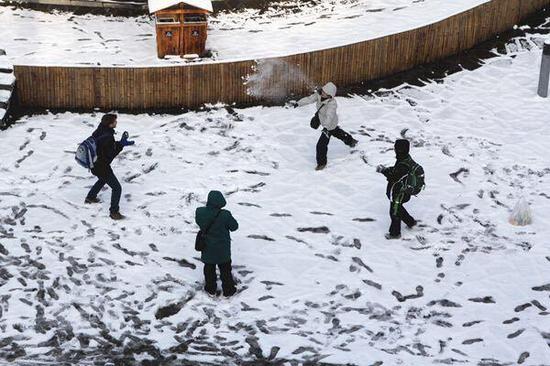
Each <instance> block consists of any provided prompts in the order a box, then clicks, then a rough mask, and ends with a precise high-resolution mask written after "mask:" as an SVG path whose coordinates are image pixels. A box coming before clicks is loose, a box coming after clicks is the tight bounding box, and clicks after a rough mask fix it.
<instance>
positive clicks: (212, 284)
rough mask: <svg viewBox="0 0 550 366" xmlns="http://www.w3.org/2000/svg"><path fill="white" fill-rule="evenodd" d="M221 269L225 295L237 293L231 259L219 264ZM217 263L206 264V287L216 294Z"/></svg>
mask: <svg viewBox="0 0 550 366" xmlns="http://www.w3.org/2000/svg"><path fill="white" fill-rule="evenodd" d="M217 266H218V267H219V269H220V277H221V280H222V289H223V295H224V296H231V295H233V294H234V293H235V291H236V288H235V281H234V280H233V275H232V274H231V261H229V262H226V263H221V264H218V265H217ZM216 279H217V276H216V264H209V263H205V264H204V289H205V291H206V292H208V293H210V294H215V293H216V289H217V288H218V285H217V283H216Z"/></svg>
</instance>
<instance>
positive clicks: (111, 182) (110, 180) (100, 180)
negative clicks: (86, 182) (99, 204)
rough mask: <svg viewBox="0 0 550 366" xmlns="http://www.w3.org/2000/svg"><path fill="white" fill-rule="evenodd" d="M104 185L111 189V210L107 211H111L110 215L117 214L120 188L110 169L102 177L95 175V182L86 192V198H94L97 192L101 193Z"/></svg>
mask: <svg viewBox="0 0 550 366" xmlns="http://www.w3.org/2000/svg"><path fill="white" fill-rule="evenodd" d="M105 184H107V185H108V186H109V187H111V190H112V193H111V208H110V209H109V211H111V212H112V213H113V212H119V210H120V208H119V203H120V196H121V194H122V187H121V186H120V183H119V182H118V179H117V178H116V176H115V173H113V170H112V169H107V171H106V172H105V174H104V175H103V174H102V175H97V182H96V183H95V184H94V185H93V186H92V188H91V189H90V192H88V196H87V198H96V197H97V194H98V193H99V191H101V188H103V186H104V185H105Z"/></svg>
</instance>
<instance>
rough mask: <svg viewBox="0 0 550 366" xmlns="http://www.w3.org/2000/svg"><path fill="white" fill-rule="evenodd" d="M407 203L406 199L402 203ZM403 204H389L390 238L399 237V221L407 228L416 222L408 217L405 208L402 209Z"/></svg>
mask: <svg viewBox="0 0 550 366" xmlns="http://www.w3.org/2000/svg"><path fill="white" fill-rule="evenodd" d="M407 201H408V199H407V200H406V201H404V202H403V203H405V202H407ZM403 203H398V204H396V203H395V202H392V203H391V204H390V218H391V225H390V235H391V236H398V235H401V221H403V222H404V223H405V224H406V225H407V226H413V225H414V223H415V222H416V221H415V219H413V217H412V216H411V215H409V213H408V212H407V210H406V209H405V207H403Z"/></svg>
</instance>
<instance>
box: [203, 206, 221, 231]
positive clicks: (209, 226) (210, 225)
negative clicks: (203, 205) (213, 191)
mask: <svg viewBox="0 0 550 366" xmlns="http://www.w3.org/2000/svg"><path fill="white" fill-rule="evenodd" d="M221 212H222V209H221V208H220V209H219V210H218V213H217V214H216V216H214V219H213V220H212V221H211V222H210V224H208V226H207V227H206V229H204V236H206V235H207V234H208V231H209V230H210V228H211V227H212V225H214V222H216V219H217V218H218V216H219V215H220V213H221Z"/></svg>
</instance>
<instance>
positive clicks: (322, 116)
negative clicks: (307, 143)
mask: <svg viewBox="0 0 550 366" xmlns="http://www.w3.org/2000/svg"><path fill="white" fill-rule="evenodd" d="M335 96H336V85H334V84H333V83H331V82H329V83H327V84H326V85H325V86H323V88H322V89H321V90H317V91H316V92H315V93H313V94H312V95H310V96H308V97H305V98H302V99H300V100H299V101H297V102H296V101H294V102H291V105H292V106H293V107H294V108H296V107H301V106H304V105H307V104H312V103H315V104H316V107H317V112H316V113H315V116H314V117H313V118H312V120H311V127H312V128H314V129H317V128H318V127H319V125H321V126H322V127H323V131H322V132H321V136H320V137H319V141H318V142H317V168H315V170H323V169H324V168H325V167H326V166H327V151H328V143H329V141H330V137H331V136H334V137H336V138H337V139H339V140H342V141H343V142H344V143H345V144H346V145H348V146H349V147H355V145H357V140H355V139H354V138H353V137H352V136H351V135H350V134H349V133H347V132H346V131H344V130H342V129H341V128H340V127H338V113H337V111H336V110H337V108H338V105H337V103H336V99H335Z"/></svg>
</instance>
